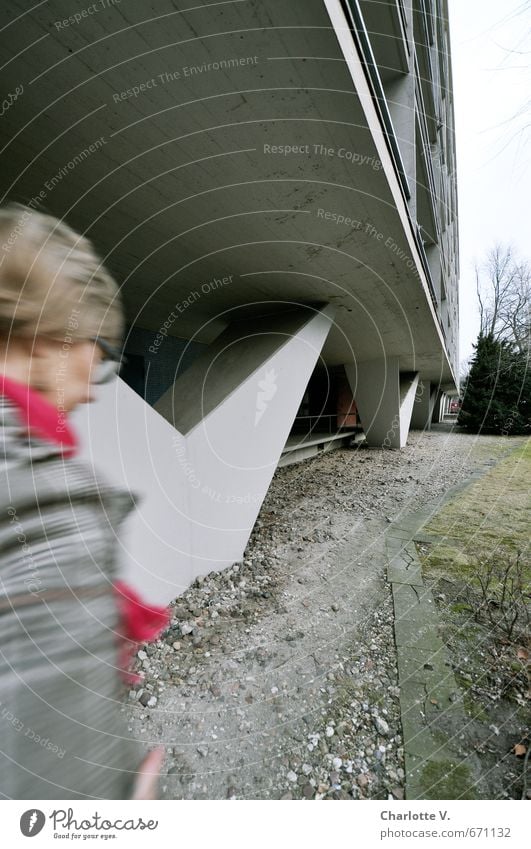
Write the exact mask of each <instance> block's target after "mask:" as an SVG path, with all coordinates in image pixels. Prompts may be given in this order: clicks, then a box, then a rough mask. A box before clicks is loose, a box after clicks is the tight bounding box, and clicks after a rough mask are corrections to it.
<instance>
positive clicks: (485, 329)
mask: <svg viewBox="0 0 531 849" xmlns="http://www.w3.org/2000/svg"><path fill="white" fill-rule="evenodd" d="M476 291H477V296H478V304H479V314H480V330H481V333H482V334H483V335H484V336H488V335H492V336H493V337H494V339H498V340H500V341H502V340H505V341H507V342H512V343H514V344H515V345H516V346H517V348H518V350H519V351H526V350H529V344H530V328H531V325H530V314H531V313H530V310H531V265H530V264H529V262H520V261H518V259H517V257H516V256H515V255H514V252H513V249H512V248H511V247H502V246H501V245H496V246H495V247H494V248H492V250H491V251H489V253H488V254H487V259H486V261H485V262H484V263H482V264H481V265H479V266H478V265H476Z"/></svg>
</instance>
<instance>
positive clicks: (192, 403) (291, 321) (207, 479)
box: [76, 307, 332, 603]
mask: <svg viewBox="0 0 531 849" xmlns="http://www.w3.org/2000/svg"><path fill="white" fill-rule="evenodd" d="M331 322H332V310H331V308H328V307H325V308H318V309H315V308H306V307H304V308H303V307H297V308H296V309H293V310H291V311H289V312H285V313H283V314H281V315H278V314H277V315H269V316H264V317H262V318H259V319H255V320H253V321H250V320H246V321H240V322H239V323H234V324H232V325H231V326H229V327H228V329H227V330H226V331H225V332H224V333H223V334H222V335H221V336H220V337H218V339H217V340H216V341H215V342H214V344H213V345H212V346H210V347H209V349H208V350H207V351H206V352H205V353H204V354H202V355H201V356H200V357H199V358H198V359H197V360H196V361H195V362H194V363H193V364H192V365H191V367H190V368H189V369H188V370H187V371H186V372H185V373H184V374H182V375H181V377H179V378H178V379H177V380H176V382H175V383H174V385H173V386H172V387H171V388H170V389H169V390H168V391H167V392H166V393H165V394H164V395H163V396H162V398H161V399H160V400H159V401H158V402H157V404H156V406H155V409H154V408H152V407H150V406H149V405H147V404H146V403H145V402H144V401H143V400H142V398H140V396H138V395H137V394H136V393H135V392H133V391H132V390H131V389H130V388H129V387H128V386H127V385H126V384H125V383H124V382H123V381H121V380H117V381H115V382H113V383H112V384H109V385H108V386H103V387H100V390H101V392H100V395H99V400H98V401H97V402H96V403H95V404H93V405H90V406H89V407H88V408H85V410H83V411H79V412H78V413H77V414H76V424H77V427H78V430H81V431H82V433H83V441H84V456H85V457H86V458H87V459H89V460H90V462H94V464H95V466H96V467H97V468H98V469H99V470H100V471H101V472H103V473H104V474H105V475H106V477H107V479H110V480H112V481H113V482H115V483H117V484H122V485H125V486H126V487H127V488H129V489H131V490H133V491H135V492H137V493H139V495H140V501H139V504H138V510H137V512H136V514H134V515H133V516H132V517H130V518H129V519H127V521H126V522H125V523H124V526H123V533H124V536H123V558H122V560H123V567H124V576H125V578H126V579H127V580H129V581H130V582H131V583H132V584H133V585H134V586H135V587H136V588H137V589H138V590H140V591H141V592H142V593H143V594H144V596H145V597H146V598H147V599H148V600H150V601H153V602H160V603H166V602H168V601H169V600H170V599H172V598H174V597H175V596H176V595H178V594H179V593H180V592H182V591H183V590H184V589H185V588H186V587H187V586H188V585H189V584H190V583H191V582H192V581H193V580H194V578H196V577H197V576H198V575H202V574H206V573H208V572H211V571H213V570H217V569H221V568H224V567H225V566H228V565H229V564H231V563H233V562H234V561H237V560H240V559H241V557H242V555H243V552H244V549H245V546H246V544H247V541H248V539H249V535H250V533H251V531H252V528H253V525H254V523H255V521H256V517H257V515H258V512H259V510H260V506H261V504H262V501H263V499H264V496H265V494H266V492H267V489H268V487H269V484H270V482H271V478H272V476H273V473H274V471H275V469H276V466H277V463H278V461H279V458H280V455H281V452H282V449H283V447H284V445H285V442H286V439H287V437H288V434H289V431H290V429H291V425H292V423H293V420H294V418H295V415H296V413H297V410H298V407H299V404H300V401H301V399H302V396H303V393H304V390H305V388H306V385H307V383H308V380H309V378H310V375H311V373H312V371H313V368H314V366H315V363H316V361H317V359H318V357H319V354H320V352H321V348H322V346H323V344H324V341H325V339H326V337H327V334H328V331H329V329H330V325H331Z"/></svg>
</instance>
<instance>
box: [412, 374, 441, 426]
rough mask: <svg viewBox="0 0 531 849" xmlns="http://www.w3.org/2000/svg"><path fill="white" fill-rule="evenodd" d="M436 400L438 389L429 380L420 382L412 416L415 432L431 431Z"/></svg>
mask: <svg viewBox="0 0 531 849" xmlns="http://www.w3.org/2000/svg"><path fill="white" fill-rule="evenodd" d="M436 398H437V388H435V389H434V388H433V386H432V384H431V383H430V381H429V380H419V383H418V386H417V392H416V394H415V403H414V404H413V413H412V415H411V427H412V428H413V429H414V430H429V429H430V428H431V420H432V415H433V408H434V405H435V401H436Z"/></svg>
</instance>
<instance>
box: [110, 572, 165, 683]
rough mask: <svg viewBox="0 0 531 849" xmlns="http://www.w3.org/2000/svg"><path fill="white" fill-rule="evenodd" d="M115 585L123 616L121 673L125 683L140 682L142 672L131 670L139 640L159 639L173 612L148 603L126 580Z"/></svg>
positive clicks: (121, 624) (143, 641) (121, 626)
mask: <svg viewBox="0 0 531 849" xmlns="http://www.w3.org/2000/svg"><path fill="white" fill-rule="evenodd" d="M114 589H115V592H116V602H117V605H118V610H119V611H120V616H121V623H120V636H121V645H120V650H119V651H120V656H119V664H120V668H121V670H122V676H123V678H124V680H125V681H126V683H128V684H138V682H139V681H141V680H142V675H137V674H135V673H134V672H131V669H130V667H131V661H132V657H133V655H134V654H135V652H136V650H137V649H138V646H139V644H141V643H146V642H150V641H152V640H156V639H157V637H158V636H159V635H160V634H161V633H162V632H163V631H164V630H165V629H166V628H167V627H168V625H169V622H170V618H171V612H170V609H169V608H168V607H156V606H154V605H149V604H146V603H145V602H143V601H142V599H141V598H140V596H139V595H138V593H137V592H135V590H133V589H132V587H130V586H129V585H128V584H126V583H125V582H124V581H115V582H114Z"/></svg>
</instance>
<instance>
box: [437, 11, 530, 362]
mask: <svg viewBox="0 0 531 849" xmlns="http://www.w3.org/2000/svg"><path fill="white" fill-rule="evenodd" d="M526 7H527V11H525V9H526ZM449 14H450V30H451V40H452V66H453V77H454V98H455V120H456V143H457V188H458V198H459V201H458V202H459V222H460V264H461V287H460V304H461V309H460V324H461V333H460V337H461V343H460V359H461V361H462V360H463V359H464V358H465V357H467V356H468V355H469V354H470V353H471V351H472V343H473V342H475V340H476V337H477V333H478V329H479V318H478V314H477V306H476V294H475V280H474V262H475V260H478V261H479V260H481V258H482V257H484V255H485V253H486V252H487V251H488V250H489V248H491V247H492V246H493V245H494V244H495V243H496V242H497V241H498V242H501V243H502V244H512V245H513V246H514V247H515V249H516V250H517V252H518V254H519V255H520V256H521V257H522V258H527V259H529V260H531V238H530V236H531V225H530V220H531V215H530V202H531V127H530V126H529V124H530V123H531V108H530V107H529V96H530V95H529V92H530V90H531V74H530V71H529V66H530V64H531V52H530V51H531V36H530V32H531V2H530V0H504V2H503V3H500V0H449ZM526 102H527V103H528V109H527V114H526V113H525V111H524V107H525V105H526ZM526 123H527V124H528V127H527V130H525V129H524V128H525V125H526Z"/></svg>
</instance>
